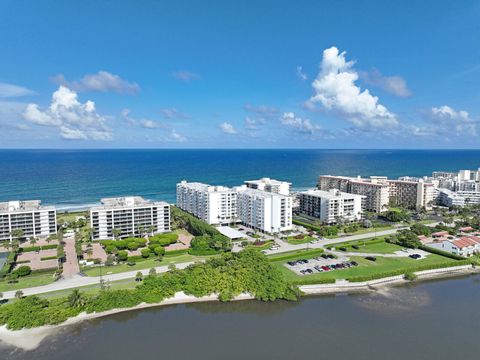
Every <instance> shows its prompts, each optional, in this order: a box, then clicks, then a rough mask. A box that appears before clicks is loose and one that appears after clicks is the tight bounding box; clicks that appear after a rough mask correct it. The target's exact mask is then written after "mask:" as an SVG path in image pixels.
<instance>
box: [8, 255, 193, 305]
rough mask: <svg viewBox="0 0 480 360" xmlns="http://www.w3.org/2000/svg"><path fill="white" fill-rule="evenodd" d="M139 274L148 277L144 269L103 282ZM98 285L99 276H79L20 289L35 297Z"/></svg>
mask: <svg viewBox="0 0 480 360" xmlns="http://www.w3.org/2000/svg"><path fill="white" fill-rule="evenodd" d="M193 263H194V262H193V261H189V262H185V263H179V264H175V266H176V267H177V268H178V269H184V268H186V267H187V266H188V265H191V264H193ZM155 270H156V271H157V273H163V272H167V271H168V265H165V266H159V267H156V268H155ZM139 271H140V272H141V273H142V274H143V275H148V272H149V271H150V269H144V270H134V271H128V272H122V273H118V274H111V275H104V276H103V279H104V280H105V281H109V282H113V281H118V280H126V279H132V278H134V277H135V276H136V275H137V272H139ZM99 283H100V276H80V275H76V276H73V277H71V278H69V279H61V280H58V281H56V282H54V283H51V284H48V285H43V286H37V287H32V288H27V289H21V290H22V292H23V294H24V295H36V294H43V293H48V292H52V291H59V290H68V289H73V288H78V287H81V286H87V285H95V284H99ZM16 291H17V290H12V291H6V292H4V293H3V298H4V299H13V298H14V297H15V292H16Z"/></svg>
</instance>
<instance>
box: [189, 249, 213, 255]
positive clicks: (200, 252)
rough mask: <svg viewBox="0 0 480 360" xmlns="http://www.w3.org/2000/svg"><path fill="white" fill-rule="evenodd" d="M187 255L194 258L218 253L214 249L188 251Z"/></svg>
mask: <svg viewBox="0 0 480 360" xmlns="http://www.w3.org/2000/svg"><path fill="white" fill-rule="evenodd" d="M188 253H189V254H190V255H195V256H209V255H216V254H219V253H220V252H219V251H216V250H214V249H189V250H188Z"/></svg>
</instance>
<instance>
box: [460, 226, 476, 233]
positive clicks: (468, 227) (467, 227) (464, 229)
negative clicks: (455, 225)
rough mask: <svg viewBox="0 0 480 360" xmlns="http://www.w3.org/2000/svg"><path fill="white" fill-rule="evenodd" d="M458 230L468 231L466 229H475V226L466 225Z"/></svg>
mask: <svg viewBox="0 0 480 360" xmlns="http://www.w3.org/2000/svg"><path fill="white" fill-rule="evenodd" d="M458 230H460V231H464V232H466V231H473V228H472V227H471V226H465V227H462V228H460V229H458Z"/></svg>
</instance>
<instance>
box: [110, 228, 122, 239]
mask: <svg viewBox="0 0 480 360" xmlns="http://www.w3.org/2000/svg"><path fill="white" fill-rule="evenodd" d="M112 234H113V240H117V239H118V238H119V237H120V236H121V235H122V230H120V229H112Z"/></svg>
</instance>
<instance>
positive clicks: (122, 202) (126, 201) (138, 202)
mask: <svg viewBox="0 0 480 360" xmlns="http://www.w3.org/2000/svg"><path fill="white" fill-rule="evenodd" d="M101 203H102V205H99V206H94V207H92V208H91V209H92V210H99V209H116V208H118V209H121V208H137V207H143V206H144V207H150V206H165V205H168V203H166V202H164V201H151V200H145V199H144V198H143V197H141V196H123V197H116V198H103V199H102V200H101Z"/></svg>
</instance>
